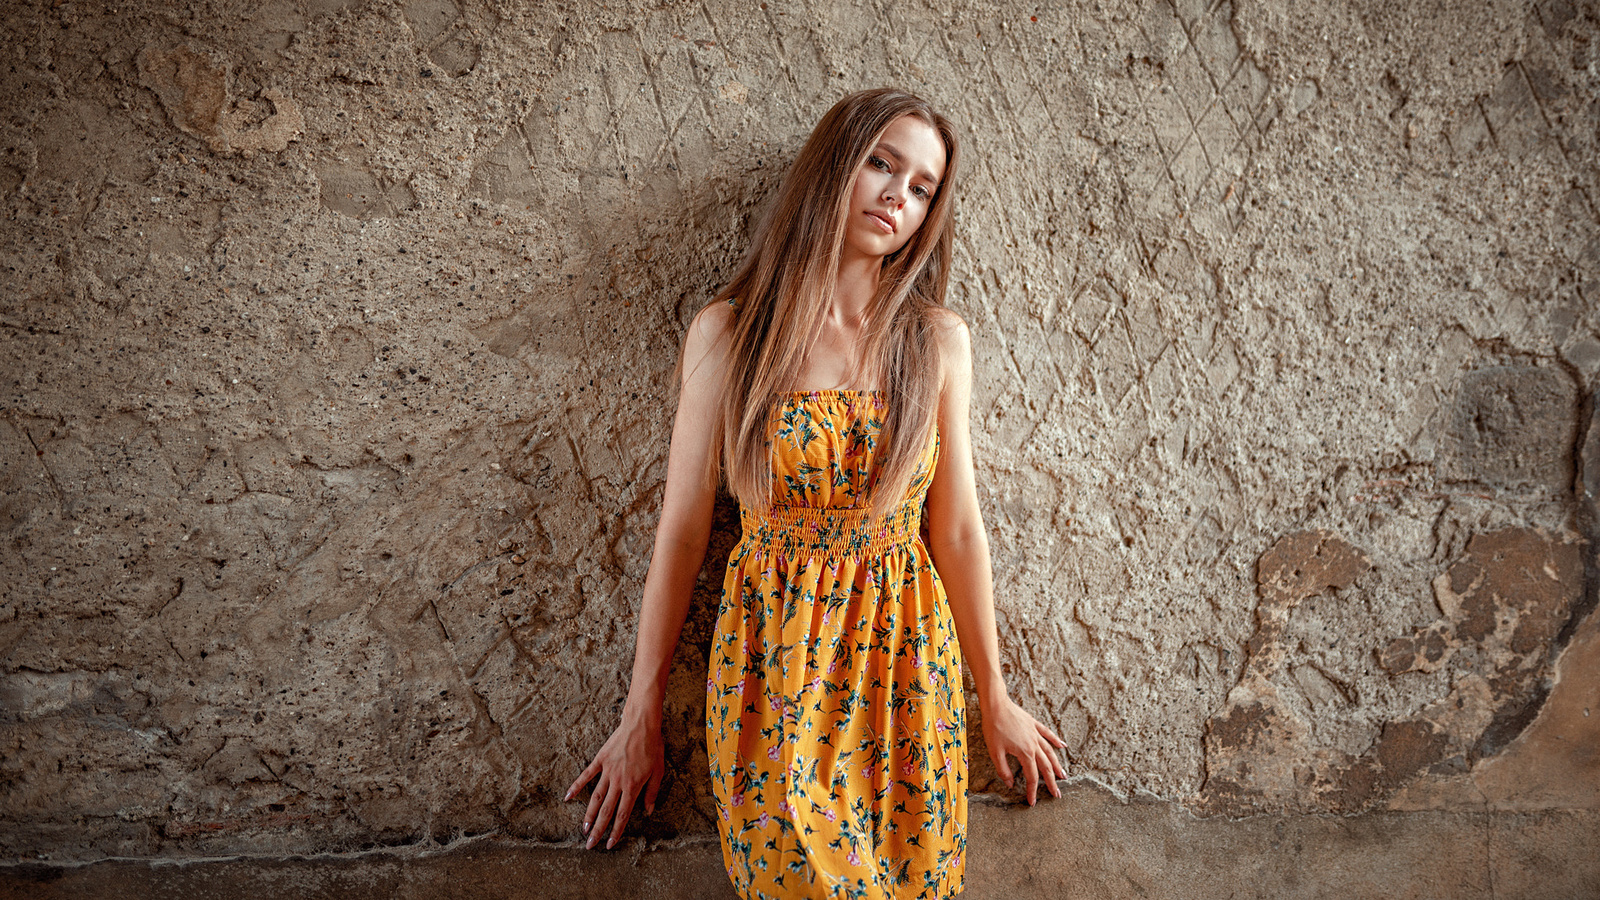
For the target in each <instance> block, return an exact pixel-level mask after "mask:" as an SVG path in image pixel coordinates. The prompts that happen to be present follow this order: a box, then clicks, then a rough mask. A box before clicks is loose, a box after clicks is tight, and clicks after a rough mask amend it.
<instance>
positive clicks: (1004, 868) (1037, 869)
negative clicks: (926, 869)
mask: <svg viewBox="0 0 1600 900" xmlns="http://www.w3.org/2000/svg"><path fill="white" fill-rule="evenodd" d="M973 800H974V803H973V804H972V807H971V815H972V820H971V823H972V840H973V849H972V854H971V865H970V867H969V869H968V875H967V884H968V889H967V891H966V892H965V893H964V894H963V895H962V896H963V898H965V900H986V898H1000V897H1004V898H1006V900H1031V898H1047V897H1048V898H1057V897H1070V898H1076V897H1095V898H1105V900H1117V898H1136V897H1137V898H1143V900H1149V898H1174V900H1177V898H1182V900H1206V898H1212V897H1217V898H1222V897H1239V896H1251V897H1272V898H1275V900H1294V898H1302V897H1304V898H1311V897H1325V896H1329V895H1330V892H1334V893H1336V894H1337V895H1338V896H1339V897H1341V898H1345V900H1363V898H1373V900H1379V898H1383V900H1388V898H1393V897H1452V898H1474V897H1491V896H1492V897H1495V898H1497V900H1507V898H1513V900H1514V898H1522V897H1528V898H1531V897H1591V896H1597V895H1600V857H1596V855H1595V854H1594V852H1593V847H1594V846H1595V842H1596V840H1597V839H1600V810H1546V811H1541V812H1435V811H1412V812H1375V813H1369V814H1366V815H1361V816H1353V817H1340V816H1324V815H1285V816H1255V817H1252V818H1247V819H1226V818H1221V817H1214V818H1205V819H1202V818H1197V817H1195V816H1193V815H1191V814H1190V813H1189V812H1187V811H1186V810H1184V809H1183V807H1181V806H1180V805H1178V804H1176V803H1171V802H1168V801H1163V800H1157V799H1151V798H1134V799H1131V800H1127V801H1124V800H1121V799H1118V798H1117V797H1115V796H1113V795H1111V794H1110V793H1109V792H1107V791H1105V790H1103V789H1101V788H1099V787H1098V786H1094V785H1087V784H1078V785H1072V786H1070V787H1069V788H1068V789H1067V790H1066V791H1065V793H1064V796H1063V797H1062V798H1061V799H1060V800H1049V799H1047V800H1043V801H1041V802H1040V804H1039V806H1038V807H1036V808H1034V809H1032V810H1022V809H1019V808H1017V807H1016V806H1014V805H1009V804H1006V803H1004V802H1003V801H1000V800H999V799H998V798H994V797H985V796H974V798H973ZM1241 891H1242V892H1243V893H1241ZM262 894H265V895H268V896H282V897H288V896H293V897H317V898H329V900H367V898H372V900H378V898H383V900H390V898H405V900H432V898H443V897H473V898H475V900H523V898H537V900H559V898H579V897H585V898H587V897H638V898H675V897H694V898H707V897H732V896H733V893H732V891H731V889H730V888H729V886H728V883H727V881H726V880H725V879H724V878H723V875H722V862H721V852H720V850H719V849H718V847H717V845H716V844H715V843H714V842H711V841H702V842H694V843H677V844H674V845H670V846H658V847H655V848H651V849H647V848H646V847H645V846H644V843H643V842H642V841H640V842H638V843H637V844H634V845H630V846H628V847H625V848H624V849H621V850H618V851H616V852H612V853H593V852H587V851H584V850H581V849H579V848H577V847H574V846H562V845H549V844H545V845H531V844H516V843H511V842H502V841H496V840H492V839H485V840H478V841H473V842H469V843H466V844H462V845H458V846H456V847H453V848H450V849H447V850H444V851H440V852H435V853H424V854H407V853H393V852H385V853H372V854H365V855H360V856H353V857H321V858H312V859H306V858H287V859H263V858H256V859H246V858H236V859H227V860H197V861H189V862H173V861H152V860H109V861H106V862H100V863H94V864H91V865H84V866H70V867H63V866H52V865H42V864H14V865H10V866H6V867H4V868H0V898H7V900H9V898H17V900H23V898H27V900H79V898H95V900H123V898H130V900H131V898H145V897H173V898H184V900H213V898H215V900H235V898H237V897H239V896H247V895H262Z"/></svg>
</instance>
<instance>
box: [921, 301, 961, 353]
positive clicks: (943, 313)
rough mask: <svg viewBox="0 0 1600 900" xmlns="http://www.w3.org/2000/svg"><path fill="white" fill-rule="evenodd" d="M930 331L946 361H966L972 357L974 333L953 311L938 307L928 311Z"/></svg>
mask: <svg viewBox="0 0 1600 900" xmlns="http://www.w3.org/2000/svg"><path fill="white" fill-rule="evenodd" d="M928 323H929V325H930V326H931V327H930V328H929V329H928V330H929V332H930V333H931V334H932V335H933V339H934V341H936V342H937V343H938V344H939V350H940V351H941V354H940V355H942V356H944V357H945V358H946V359H952V360H954V361H960V360H964V359H966V358H967V357H969V356H971V355H972V332H971V329H969V328H967V323H966V321H965V320H963V319H962V318H961V316H960V315H958V314H957V313H956V311H955V310H953V309H947V308H945V307H943V306H936V307H934V308H932V309H930V310H928Z"/></svg>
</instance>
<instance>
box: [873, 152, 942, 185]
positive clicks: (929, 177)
mask: <svg viewBox="0 0 1600 900" xmlns="http://www.w3.org/2000/svg"><path fill="white" fill-rule="evenodd" d="M878 149H879V150H882V151H883V152H884V153H887V154H889V155H890V156H892V157H894V161H895V162H897V163H899V162H904V161H905V156H904V155H903V154H902V153H901V152H900V151H899V150H896V149H895V146H894V145H893V144H891V143H889V142H887V141H879V142H878ZM917 174H918V175H920V176H921V177H922V178H923V179H924V180H926V181H929V182H931V183H932V184H934V185H935V186H937V185H938V184H939V179H937V178H935V177H933V173H932V172H930V171H928V170H927V169H923V170H922V171H920V172H918V173H917Z"/></svg>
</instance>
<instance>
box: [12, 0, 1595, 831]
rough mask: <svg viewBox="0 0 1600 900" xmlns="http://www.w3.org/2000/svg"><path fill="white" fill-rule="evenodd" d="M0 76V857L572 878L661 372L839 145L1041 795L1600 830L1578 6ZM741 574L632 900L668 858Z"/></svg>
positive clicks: (1217, 7)
mask: <svg viewBox="0 0 1600 900" xmlns="http://www.w3.org/2000/svg"><path fill="white" fill-rule="evenodd" d="M0 15H3V17H4V18H3V25H0V28H3V36H4V41H3V42H0V47H4V48H5V49H4V50H3V51H0V53H3V57H4V58H3V59H0V104H3V107H0V112H3V117H0V146H3V147H4V153H3V156H0V232H3V234H4V236H5V237H4V240H3V242H0V257H3V260H0V261H3V267H0V326H3V327H0V347H3V351H0V385H3V392H4V394H3V399H0V486H3V492H4V493H3V498H0V533H3V541H4V543H3V546H4V551H3V552H0V592H3V593H0V748H3V749H0V819H3V825H0V854H3V855H4V856H6V857H10V858H12V859H17V858H22V857H27V858H39V857H43V858H46V859H51V860H88V859H96V858H101V857H104V856H108V855H117V856H141V857H142V856H163V857H193V856H200V855H215V854H232V853H240V852H251V853H269V854H270V853H278V854H288V853H305V852H317V851H329V850H352V849H360V848H367V847H375V846H394V845H419V844H420V845H423V846H430V845H433V844H434V843H436V842H445V841H448V840H450V839H452V838H454V837H457V836H460V835H471V834H481V833H487V832H495V833H498V834H501V835H504V836H507V837H511V838H518V839H529V840H535V841H564V840H568V839H570V838H572V837H573V836H575V835H576V831H577V822H578V817H579V809H578V807H577V806H576V805H562V804H561V803H560V802H559V796H560V791H561V790H563V789H564V788H565V786H566V784H567V783H568V782H569V781H570V780H571V779H572V778H573V776H574V775H575V774H576V773H577V771H578V769H579V768H580V767H581V766H582V764H583V763H584V762H585V761H586V760H587V759H588V758H589V756H590V754H591V753H592V752H593V751H594V749H595V748H597V747H598V746H599V744H600V742H601V741H602V740H603V738H604V736H605V735H606V734H607V733H608V732H609V730H610V728H611V727H612V725H613V723H614V721H615V714H616V712H617V711H618V709H619V708H620V704H621V701H622V698H623V694H624V691H625V687H626V678H627V672H628V666H629V661H630V658H631V651H632V629H633V610H634V609H635V608H636V605H637V602H638V596H639V590H640V586H641V583H642V579H643V576H644V572H645V567H646V564H647V562H648V560H647V554H648V552H649V546H650V541H651V538H652V528H653V526H654V523H655V519H656V516H657V513H658V509H659V502H660V496H661V482H662V478H663V476H664V474H665V459H666V455H665V451H666V437H667V433H668V427H669V424H670V416H671V411H672V409H671V404H672V391H671V390H670V389H669V382H670V380H671V373H672V368H673V365H674V362H675V357H676V353H677V348H678V345H679V342H680V340H681V336H682V332H683V327H684V325H685V324H686V323H687V321H688V319H689V317H690V316H691V315H692V314H693V313H694V312H695V310H697V309H698V308H699V307H700V305H701V304H703V303H704V302H705V300H706V299H708V297H709V296H710V294H711V293H712V292H714V290H715V289H716V288H717V287H718V286H719V285H720V284H721V283H722V282H723V281H724V280H725V279H726V278H727V277H728V275H729V274H730V273H731V270H732V267H733V266H734V265H735V264H736V262H737V260H738V258H739V255H740V253H741V252H742V250H743V248H744V246H745V243H746V241H747V238H748V235H749V232H750V230H751V229H752V227H753V225H754V221H755V218H756V216H757V215H758V211H759V209H760V206H761V203H762V202H763V200H764V199H765V198H766V197H767V196H768V195H769V193H770V191H771V190H772V188H773V187H774V185H775V183H776V180H777V179H778V177H779V176H780V174H781V171H782V169H783V167H784V166H785V164H786V163H787V161H788V160H789V159H790V158H791V157H792V155H793V153H794V152H795V150H796V149H797V148H798V146H799V144H800V142H801V141H802V140H803V139H804V137H805V135H806V133H807V131H808V129H809V127H810V126H811V124H812V123H813V122H814V121H815V120H816V118H817V117H818V116H819V115H820V114H821V113H822V112H823V111H824V110H825V109H826V108H827V107H828V106H829V105H830V104H831V103H832V102H833V101H834V100H835V99H837V97H838V96H840V95H841V94H842V93H844V92H845V91H847V90H851V89H855V88H860V87H865V86H873V85H878V84H885V83H892V84H899V85H903V86H906V87H908V88H911V89H913V90H915V91H917V92H919V93H922V94H924V95H925V96H927V97H928V98H929V99H930V100H932V101H934V102H935V103H936V104H938V105H939V106H940V107H941V108H943V109H944V110H945V111H946V112H947V113H948V114H949V115H950V116H951V117H952V118H953V119H954V120H955V121H956V122H957V123H958V124H959V125H960V126H961V128H962V134H963V138H964V140H965V141H966V149H967V152H968V155H967V160H968V163H969V164H968V166H967V168H966V172H965V177H964V179H963V183H962V184H961V185H960V187H959V190H960V191H961V195H960V196H961V200H960V204H961V205H960V216H959V223H960V232H959V234H960V238H959V240H958V245H957V246H958V251H957V268H956V273H955V274H956V277H955V282H954V284H953V286H952V296H951V297H950V302H951V305H952V306H953V307H955V308H956V309H957V310H958V311H959V312H960V313H961V314H962V315H963V316H965V317H966V318H967V320H968V321H969V322H970V323H971V325H972V326H973V329H974V334H975V344H976V351H977V368H978V371H977V385H978V387H977V396H976V398H975V409H974V416H975V431H976V442H977V452H978V458H979V470H980V471H979V481H980V486H981V487H980V490H981V494H982V499H983V504H984V512H985V515H986V517H987V520H988V523H989V527H990V535H991V541H992V544H993V547H994V554H995V565H996V574H997V588H998V599H997V603H998V607H999V618H1000V623H1001V631H1002V635H1001V639H1002V645H1003V654H1004V659H1005V665H1006V669H1007V674H1008V681H1009V683H1010V686H1011V690H1012V692H1013V694H1014V695H1015V696H1018V697H1019V698H1020V699H1021V700H1022V701H1023V702H1024V703H1025V704H1027V706H1028V707H1029V708H1031V709H1032V710H1034V711H1035V712H1036V713H1037V714H1039V715H1040V716H1041V717H1042V718H1044V719H1045V720H1046V721H1047V722H1049V723H1050V724H1052V725H1053V726H1055V727H1056V728H1058V729H1059V731H1060V732H1061V734H1062V735H1063V736H1064V737H1065V738H1066V739H1067V740H1068V742H1069V743H1070V745H1071V749H1070V757H1071V765H1070V771H1071V772H1072V774H1073V775H1075V776H1082V777H1084V778H1087V779H1093V780H1096V781H1099V782H1101V783H1103V784H1105V785H1107V786H1109V787H1112V788H1114V789H1116V790H1117V791H1120V792H1124V793H1126V792H1144V793H1145V794H1146V795H1148V797H1149V798H1151V799H1153V800H1155V801H1160V802H1165V803H1168V804H1171V805H1173V806H1174V807H1175V808H1176V809H1179V810H1183V811H1186V814H1187V813H1194V814H1196V815H1200V816H1218V815H1221V814H1226V815H1227V816H1241V815H1249V814H1253V813H1272V814H1275V815H1301V814H1317V813H1360V812H1371V813H1374V814H1377V813H1378V812H1381V811H1384V810H1390V811H1407V810H1411V811H1421V810H1433V811H1442V812H1444V813H1450V814H1463V815H1466V814H1478V813H1482V812H1485V811H1493V810H1502V811H1516V812H1518V813H1519V814H1521V813H1529V814H1532V813H1536V812H1539V811H1562V810H1580V811H1581V810H1591V811H1592V810H1595V809H1596V808H1600V758H1597V757H1596V756H1595V755H1594V752H1593V749H1592V748H1593V747H1594V746H1596V742H1597V741H1600V716H1592V715H1591V710H1594V708H1595V707H1600V686H1597V685H1600V639H1597V638H1596V637H1595V636H1594V631H1595V627H1596V626H1595V617H1594V615H1593V613H1592V610H1593V609H1594V607H1595V605H1596V597H1597V587H1600V577H1597V574H1596V564H1595V556H1594V543H1593V541H1594V537H1595V535H1596V529H1597V522H1600V509H1597V506H1596V504H1597V502H1600V428H1597V427H1595V426H1596V412H1595V403H1594V397H1595V389H1596V385H1597V383H1600V224H1597V207H1596V203H1597V201H1600V195H1597V193H1596V192H1597V188H1600V185H1597V184H1596V180H1597V171H1600V170H1597V165H1596V164H1597V162H1600V153H1597V144H1600V100H1597V99H1596V98H1597V97H1600V40H1597V39H1600V9H1597V7H1596V5H1595V4H1594V3H1593V2H1578V3H1573V2H1568V0H1550V2H1536V3H1523V2H1506V0H1499V2H1490V3H1472V4H1460V3H1437V4H1432V5H1430V4H1426V3H1420V2H1419V3H1394V2H1389V0H1359V2H1348V3H1335V2H1325V3H1320V4H1316V5H1312V6H1309V7H1306V6H1303V5H1291V4H1287V3H1284V2H1280V0H1272V2H1254V0H1249V2H1246V0H1240V2H1233V0H1221V2H1220V3H1207V2H1203V0H1195V2H1188V0H1180V2H1177V3H1176V5H1173V4H1171V3H1167V2H1158V0H1148V2H1129V3H1121V2H1111V0H1103V2H1098V3H1087V2H1085V3H1081V4H1077V5H1075V6H1073V7H1071V8H1067V9H1057V8H1056V7H1054V6H1050V5H1047V6H1042V7H1041V6H1033V5H1026V4H1021V3H1005V2H989V0H978V2H971V3H951V2H942V0H931V2H909V3H901V4H880V3H876V2H861V3H848V2H840V3H818V4H810V5H806V4H791V3H780V2H776V0H773V2H769V3H767V4H764V5H763V4H757V3H719V2H709V3H699V4H681V3H674V2H666V3H660V4H640V5H615V6H599V5H583V6H566V5H563V4H555V3H548V4H545V3H539V4H532V3H512V2H475V0H467V2H460V3H458V2H456V0H404V2H400V0H392V2H385V0H366V2H361V0H261V2H250V3H243V2H235V3H229V2H216V3H170V4H161V3H157V2H151V0H130V2H126V3H120V4H110V3H97V2H82V0H75V2H70V3H59V4H58V3H45V2H34V3H27V2H19V3H12V4H8V5H7V7H6V9H5V11H4V13H3V14H0ZM736 529H737V524H736V520H735V518H734V517H733V515H732V510H731V509H729V508H728V507H726V506H724V507H722V508H721V509H720V511H719V519H718V530H717V533H716V536H715V538H714V540H713V548H712V558H713V560H714V562H713V563H712V566H711V570H712V572H713V575H712V576H711V578H710V579H709V580H708V581H707V582H706V583H705V584H704V585H703V586H702V589H701V591H700V592H699V593H697V596H696V605H695V609H694V612H693V614H692V615H691V618H690V622H689V625H688V628H687V629H686V633H685V639H684V641H683V642H682V644H681V645H680V648H679V653H678V659H677V662H676V667H675V669H674V674H673V679H674V684H673V688H672V694H671V697H670V699H669V703H668V723H667V740H668V757H669V765H670V767H671V769H672V771H673V775H672V776H671V778H670V780H669V783H668V785H667V789H666V792H665V794H664V799H663V802H662V804H661V807H660V809H659V810H658V812H657V814H656V815H655V816H654V817H652V818H651V819H649V820H648V821H644V822H641V823H640V824H639V825H638V832H639V833H641V834H643V835H646V836H648V837H651V838H655V839H663V840H668V839H682V840H689V841H702V840H703V839H704V838H706V837H708V836H709V835H710V834H711V833H712V824H711V817H712V815H713V806H712V800H711V796H710V792H709V785H708V783H707V778H706V774H705V771H706V761H705V755H704V749H703V744H702V738H701V735H700V728H701V725H700V722H701V721H702V707H701V704H702V696H703V692H702V690H701V687H700V685H701V684H702V682H703V677H704V676H703V672H704V665H705V652H706V647H707V645H708V642H709V634H708V629H709V628H710V623H711V617H712V613H713V611H714V604H715V594H714V590H713V588H714V587H715V584H716V578H715V575H714V572H715V570H716V569H717V568H718V567H719V563H717V562H715V560H716V559H719V558H722V557H724V556H725V554H726V552H727V550H728V548H729V547H730V546H731V544H732V542H733V541H734V540H735V539H736V536H737V535H736ZM975 724H976V723H975ZM973 731H974V735H975V736H976V735H977V728H976V727H974V729H973ZM973 763H974V786H975V789H976V790H979V791H990V790H998V789H999V788H998V782H997V781H996V779H995V777H994V773H993V771H992V770H991V769H990V768H989V767H988V763H987V761H986V752H985V751H983V749H982V745H981V740H980V741H978V742H977V743H976V746H975V747H974V751H973ZM1551 814H1554V813H1551ZM1007 815H1011V813H1008V814H1007ZM1015 815H1017V816H1019V817H1021V816H1025V815H1028V814H1027V813H1015ZM1197 821H1199V820H1197ZM1218 821H1225V820H1222V819H1219V820H1218ZM1441 821H1444V820H1441ZM1575 821H1581V822H1585V823H1589V824H1588V825H1586V826H1584V827H1585V828H1587V829H1589V831H1590V832H1592V831H1593V829H1594V825H1593V823H1594V822H1595V821H1596V820H1595V819H1594V818H1593V817H1592V816H1588V817H1579V819H1577V820H1575ZM1040 822H1041V825H1044V824H1045V823H1046V822H1047V820H1045V819H1041V820H1040ZM1049 833H1051V834H1054V833H1055V832H1049ZM1054 839H1059V840H1063V841H1064V840H1068V839H1069V835H1067V833H1066V832H1061V833H1060V834H1057V835H1056V838H1044V839H1041V840H1044V841H1045V844H1046V845H1048V843H1049V841H1050V840H1054Z"/></svg>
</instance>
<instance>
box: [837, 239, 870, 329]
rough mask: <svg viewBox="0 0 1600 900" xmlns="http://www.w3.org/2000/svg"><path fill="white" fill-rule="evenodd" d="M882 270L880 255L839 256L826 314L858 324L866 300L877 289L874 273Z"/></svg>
mask: <svg viewBox="0 0 1600 900" xmlns="http://www.w3.org/2000/svg"><path fill="white" fill-rule="evenodd" d="M882 272H883V257H881V256H857V255H854V254H850V255H846V256H844V257H841V258H840V260H839V275H838V277H837V278H836V279H835V280H834V283H833V309H831V310H829V311H828V312H829V316H830V317H831V318H835V319H836V320H837V321H838V322H839V323H840V324H852V325H854V324H859V323H860V322H861V319H862V317H863V316H865V315H866V312H867V304H869V303H871V302H872V297H873V295H874V294H876V293H877V291H878V276H879V274H881V273H882Z"/></svg>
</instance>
